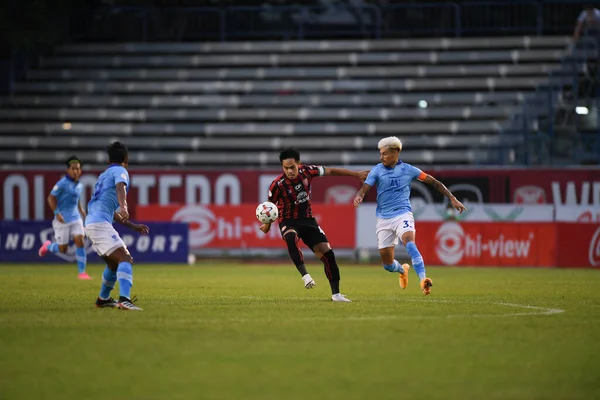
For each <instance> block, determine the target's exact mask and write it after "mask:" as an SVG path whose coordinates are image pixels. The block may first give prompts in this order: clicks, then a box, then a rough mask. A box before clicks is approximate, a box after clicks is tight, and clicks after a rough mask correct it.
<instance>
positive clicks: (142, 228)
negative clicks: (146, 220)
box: [114, 213, 150, 235]
mask: <svg viewBox="0 0 600 400" xmlns="http://www.w3.org/2000/svg"><path fill="white" fill-rule="evenodd" d="M114 219H115V221H117V222H118V223H120V224H121V225H123V226H126V227H128V228H129V229H131V230H132V231H135V232H138V233H141V234H142V235H147V234H148V233H150V228H148V225H143V224H136V223H134V222H131V221H130V220H128V219H123V217H122V216H121V214H119V213H115V214H114Z"/></svg>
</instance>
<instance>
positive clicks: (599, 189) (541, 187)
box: [0, 168, 600, 220]
mask: <svg viewBox="0 0 600 400" xmlns="http://www.w3.org/2000/svg"><path fill="white" fill-rule="evenodd" d="M424 170H425V172H428V173H431V174H432V175H434V176H436V177H437V178H439V179H440V180H441V181H442V182H443V183H445V184H446V186H448V188H449V189H450V190H452V191H453V193H455V194H456V196H457V197H458V198H459V199H461V200H464V199H467V200H469V201H470V202H471V203H513V202H515V203H527V204H530V203H535V204H538V203H551V204H555V205H562V204H566V205H591V206H597V207H600V169H598V168H581V169H540V170H532V169H477V170H471V169H447V168H432V169H428V168H424ZM101 171H102V170H100V169H85V168H84V174H83V175H82V177H81V182H82V184H83V186H84V194H83V197H82V201H83V202H84V203H87V200H88V199H89V197H90V195H91V192H92V190H93V187H94V184H95V183H96V179H97V176H98V174H99V173H100V172H101ZM280 172H281V171H280V170H278V169H272V170H268V171H265V170H258V169H256V170H191V169H183V168H179V169H177V168H174V169H168V170H167V169H136V168H131V169H130V176H131V188H130V191H129V194H128V198H129V205H130V209H131V213H132V217H133V218H138V217H137V215H136V214H135V212H136V210H135V208H136V206H137V205H148V204H161V205H167V204H203V205H209V204H212V205H225V204H243V203H248V204H258V203H260V202H261V201H264V200H266V196H267V191H268V186H269V184H270V183H271V181H272V180H273V179H274V178H275V177H276V176H277V175H278V174H279V173H280ZM62 175H63V172H62V171H61V170H53V171H47V170H35V169H33V170H24V169H7V170H2V171H0V189H1V190H2V194H1V195H0V219H7V220H14V219H16V220H42V219H47V218H51V217H52V215H51V213H50V210H49V209H48V206H47V205H46V198H47V197H48V194H49V193H50V190H51V189H52V186H54V184H55V183H56V181H58V180H59V179H60V178H61V177H62ZM360 185H361V183H360V182H359V181H358V180H357V179H354V178H349V177H332V176H327V177H322V178H318V179H315V180H313V191H312V196H311V199H312V201H314V202H316V203H325V204H351V202H352V199H353V198H354V195H355V193H356V191H357V190H358V189H359V188H360ZM375 197H376V191H375V190H371V192H370V193H369V195H368V196H367V198H366V199H365V200H366V201H370V202H372V201H374V200H375ZM412 199H413V201H415V202H416V201H419V200H417V199H420V201H422V202H424V203H433V202H439V201H441V200H442V195H441V194H439V193H438V192H437V191H436V190H435V189H433V188H431V187H430V186H428V185H426V184H424V183H421V182H416V181H415V182H414V183H413V187H412Z"/></svg>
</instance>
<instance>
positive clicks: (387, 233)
mask: <svg viewBox="0 0 600 400" xmlns="http://www.w3.org/2000/svg"><path fill="white" fill-rule="evenodd" d="M395 220H396V219H391V220H389V219H383V218H378V219H377V244H378V247H379V255H380V256H381V264H382V265H383V269H385V270H386V271H388V272H397V273H398V274H399V276H398V283H399V284H400V287H401V288H402V289H406V287H407V286H408V270H409V269H410V266H409V265H408V264H400V263H399V262H398V261H397V260H395V259H394V251H395V248H396V245H397V244H398V235H397V234H396V230H395V229H394V223H395V222H397V221H395Z"/></svg>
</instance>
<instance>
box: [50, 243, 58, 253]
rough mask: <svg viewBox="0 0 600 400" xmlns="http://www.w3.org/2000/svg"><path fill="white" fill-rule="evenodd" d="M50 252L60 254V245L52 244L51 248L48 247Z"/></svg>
mask: <svg viewBox="0 0 600 400" xmlns="http://www.w3.org/2000/svg"><path fill="white" fill-rule="evenodd" d="M48 251H49V252H50V253H58V243H51V244H50V246H48Z"/></svg>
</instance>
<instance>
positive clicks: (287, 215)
mask: <svg viewBox="0 0 600 400" xmlns="http://www.w3.org/2000/svg"><path fill="white" fill-rule="evenodd" d="M323 175H325V168H324V167H321V166H317V165H304V164H301V165H300V166H299V167H298V176H297V177H296V179H295V180H293V181H292V180H290V179H289V178H288V177H287V176H285V174H281V175H279V176H278V177H277V178H275V180H274V181H273V182H271V186H269V201H270V202H271V203H274V204H277V208H278V209H279V221H280V222H281V221H283V220H285V219H306V218H313V213H312V209H311V207H310V195H311V185H310V183H311V181H312V179H313V178H314V177H317V176H323Z"/></svg>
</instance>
